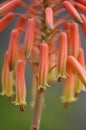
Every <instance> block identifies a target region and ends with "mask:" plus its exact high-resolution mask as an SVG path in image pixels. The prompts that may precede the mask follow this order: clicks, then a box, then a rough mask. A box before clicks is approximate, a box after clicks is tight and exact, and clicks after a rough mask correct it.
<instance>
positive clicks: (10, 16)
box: [0, 12, 15, 32]
mask: <svg viewBox="0 0 86 130" xmlns="http://www.w3.org/2000/svg"><path fill="white" fill-rule="evenodd" d="M14 17H15V14H14V13H12V12H10V13H9V14H8V15H6V16H5V17H4V18H2V19H1V20H0V32H1V31H2V30H3V29H4V28H5V27H6V26H7V25H8V24H9V23H10V22H11V21H12V20H13V18H14Z"/></svg>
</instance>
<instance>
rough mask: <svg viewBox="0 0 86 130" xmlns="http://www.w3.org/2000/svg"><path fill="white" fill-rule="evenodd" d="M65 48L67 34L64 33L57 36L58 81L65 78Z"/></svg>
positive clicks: (66, 46)
mask: <svg viewBox="0 0 86 130" xmlns="http://www.w3.org/2000/svg"><path fill="white" fill-rule="evenodd" d="M67 48H68V45H67V34H66V33H65V32H61V34H60V35H59V50H58V61H57V69H58V75H57V79H58V81H59V79H60V78H66V61H67Z"/></svg>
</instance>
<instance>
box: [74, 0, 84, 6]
mask: <svg viewBox="0 0 86 130" xmlns="http://www.w3.org/2000/svg"><path fill="white" fill-rule="evenodd" d="M76 1H77V2H79V3H81V4H83V5H85V6H86V0H76Z"/></svg>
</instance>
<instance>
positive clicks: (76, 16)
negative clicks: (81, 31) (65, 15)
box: [63, 1, 83, 23]
mask: <svg viewBox="0 0 86 130" xmlns="http://www.w3.org/2000/svg"><path fill="white" fill-rule="evenodd" d="M63 6H64V7H65V8H66V10H68V12H69V13H70V15H71V16H72V17H73V18H74V19H75V20H76V21H77V22H79V23H83V21H82V19H81V17H80V15H79V14H78V12H77V10H76V9H75V8H74V6H73V5H72V4H71V3H70V2H69V1H64V2H63Z"/></svg>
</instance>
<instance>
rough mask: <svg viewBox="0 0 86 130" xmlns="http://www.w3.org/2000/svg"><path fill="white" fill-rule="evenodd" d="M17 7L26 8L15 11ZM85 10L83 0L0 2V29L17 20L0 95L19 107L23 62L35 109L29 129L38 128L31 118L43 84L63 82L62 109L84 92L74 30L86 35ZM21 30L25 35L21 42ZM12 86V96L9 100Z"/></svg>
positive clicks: (22, 99)
mask: <svg viewBox="0 0 86 130" xmlns="http://www.w3.org/2000/svg"><path fill="white" fill-rule="evenodd" d="M19 6H22V7H23V8H25V10H26V12H25V13H20V12H15V11H14V9H15V8H18V7H19ZM85 14H86V0H29V4H27V3H25V2H24V1H23V0H6V1H5V2H3V3H2V4H1V5H0V17H1V19H0V31H1V32H2V31H3V30H4V29H5V28H6V26H7V25H8V24H10V22H12V20H13V19H15V18H16V17H17V18H18V20H17V22H16V24H15V26H14V28H13V29H12V31H11V33H10V39H9V43H8V49H7V51H6V52H5V55H4V64H3V68H2V92H1V95H6V96H7V97H8V98H9V99H10V100H11V101H12V102H13V103H14V104H15V105H20V111H21V112H22V111H24V106H25V105H26V83H25V64H26V63H28V64H29V66H30V67H31V69H32V71H33V80H32V82H33V85H32V106H33V107H34V109H35V110H34V119H33V123H32V124H34V125H32V126H31V130H38V129H39V128H37V127H38V126H37V123H39V122H36V123H34V122H35V120H36V121H37V120H39V118H40V116H39V115H41V114H40V113H41V111H42V110H41V109H42V108H41V107H43V103H44V99H43V96H44V93H45V91H46V89H47V87H52V85H53V83H54V82H55V81H56V82H61V81H63V82H64V83H63V92H62V96H61V99H62V102H63V103H64V106H65V107H67V106H68V104H69V103H70V102H73V101H76V100H77V99H78V95H79V93H80V92H81V91H86V88H85V86H86V70H85V61H84V50H83V48H82V40H81V38H80V33H79V26H80V27H81V29H82V32H83V35H84V36H85V37H86V16H85ZM22 34H24V39H23V41H22V43H21V44H20V39H21V37H22ZM28 78H29V77H28ZM63 79H64V80H63ZM14 90H15V95H16V97H15V99H13V100H12V96H13V94H14ZM37 105H38V106H37ZM37 108H38V109H37ZM37 114H38V115H37ZM36 117H38V118H36Z"/></svg>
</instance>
